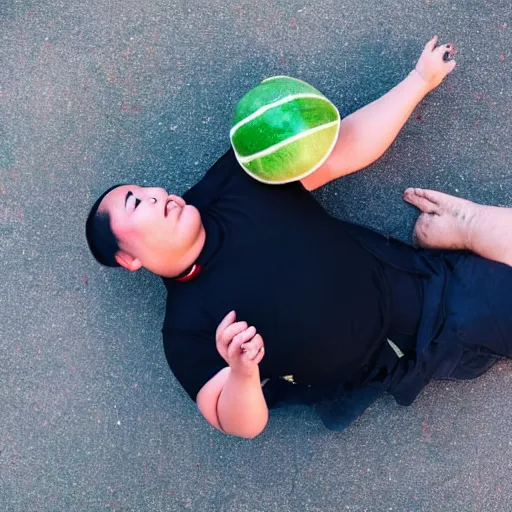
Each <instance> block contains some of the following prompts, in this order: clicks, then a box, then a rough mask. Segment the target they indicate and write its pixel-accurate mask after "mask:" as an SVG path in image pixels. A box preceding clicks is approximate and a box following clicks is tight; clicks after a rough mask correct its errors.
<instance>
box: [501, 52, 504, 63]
mask: <svg viewBox="0 0 512 512" xmlns="http://www.w3.org/2000/svg"><path fill="white" fill-rule="evenodd" d="M500 61H501V62H505V55H503V53H502V54H501V55H500Z"/></svg>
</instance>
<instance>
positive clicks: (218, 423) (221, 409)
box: [196, 367, 268, 439]
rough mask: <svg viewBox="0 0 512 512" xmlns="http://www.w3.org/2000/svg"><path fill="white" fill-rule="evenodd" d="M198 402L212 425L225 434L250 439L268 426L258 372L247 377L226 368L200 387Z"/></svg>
mask: <svg viewBox="0 0 512 512" xmlns="http://www.w3.org/2000/svg"><path fill="white" fill-rule="evenodd" d="M196 402H197V406H198V408H199V410H200V411H201V414H202V415H203V416H204V417H205V418H206V420H207V421H208V422H209V423H210V425H212V426H213V427H215V428H216V429H217V430H220V431H221V432H224V433H226V434H232V435H235V436H238V437H246V438H249V439H251V438H254V437H256V436H257V435H259V434H261V432H263V430H264V429H265V427H266V425H267V421H268V408H267V404H266V402H265V398H264V397H263V392H262V388H261V383H260V378H259V372H258V373H257V374H255V375H254V376H252V377H245V376H244V375H237V374H236V373H233V372H232V371H231V368H229V367H227V368H224V369H222V370H221V371H220V372H219V373H218V374H217V375H215V377H213V378H212V379H211V380H209V381H208V382H207V383H206V384H205V385H204V386H203V387H202V388H201V391H199V394H198V395H197V400H196Z"/></svg>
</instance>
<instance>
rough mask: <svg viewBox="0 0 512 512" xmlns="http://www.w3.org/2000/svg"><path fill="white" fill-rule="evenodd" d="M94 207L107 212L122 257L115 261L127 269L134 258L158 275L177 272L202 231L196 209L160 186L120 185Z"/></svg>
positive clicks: (184, 262)
mask: <svg viewBox="0 0 512 512" xmlns="http://www.w3.org/2000/svg"><path fill="white" fill-rule="evenodd" d="M98 211H99V212H106V213H108V214H109V216H110V224H111V227H112V231H113V232H114V234H115V236H116V237H117V239H118V241H119V247H120V251H119V253H118V256H119V257H121V259H122V258H125V259H122V260H121V261H119V259H118V262H119V263H120V264H121V265H122V266H125V267H126V268H130V269H131V270H136V268H131V267H130V262H131V261H135V262H136V263H135V266H137V265H138V263H139V262H140V265H141V266H144V267H146V268H147V269H149V270H151V271H152V272H155V273H157V274H159V275H176V274H179V273H180V272H182V271H183V270H185V269H184V268H181V267H182V266H183V265H185V266H186V265H187V264H189V263H188V259H189V258H190V251H191V250H194V249H193V248H194V247H195V246H196V245H197V242H198V237H199V236H200V235H201V234H202V232H203V228H202V223H201V217H200V215H199V212H198V210H197V209H196V208H195V207H194V206H191V205H187V204H186V203H185V201H184V200H183V199H182V198H181V197H178V196H175V195H169V194H168V193H167V191H166V190H165V189H163V188H153V187H139V186H137V185H122V186H120V187H117V188H115V189H114V190H112V191H111V192H110V193H109V194H107V196H105V198H104V199H103V201H102V202H101V204H100V207H99V209H98ZM127 262H128V264H127ZM140 265H139V266H140Z"/></svg>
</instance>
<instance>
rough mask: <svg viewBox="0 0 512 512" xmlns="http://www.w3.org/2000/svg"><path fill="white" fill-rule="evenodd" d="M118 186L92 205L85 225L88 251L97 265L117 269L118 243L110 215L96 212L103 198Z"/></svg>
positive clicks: (106, 192)
mask: <svg viewBox="0 0 512 512" xmlns="http://www.w3.org/2000/svg"><path fill="white" fill-rule="evenodd" d="M120 186H121V184H119V185H114V186H113V187H110V188H109V189H108V190H105V192H103V194H101V196H100V197H98V199H96V202H95V203H94V204H93V206H92V208H91V211H90V212H89V215H88V216H87V221H86V223H85V237H86V239H87V244H88V245H89V249H90V251H91V253H92V255H93V256H94V258H95V259H96V261H98V262H99V263H101V264H102V265H105V266H106V267H119V266H120V265H119V263H117V261H116V258H115V255H116V253H117V251H119V242H118V240H117V238H116V236H115V235H114V232H113V231H112V228H111V226H110V215H109V214H108V213H106V212H98V208H99V206H100V204H101V202H102V201H103V199H104V198H105V196H106V195H107V194H108V193H109V192H112V190H114V189H115V188H117V187H120Z"/></svg>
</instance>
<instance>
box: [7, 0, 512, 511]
mask: <svg viewBox="0 0 512 512" xmlns="http://www.w3.org/2000/svg"><path fill="white" fill-rule="evenodd" d="M433 34H438V35H439V36H440V38H441V39H442V40H443V41H452V42H454V43H455V45H456V48H457V54H456V58H457V62H458V66H457V68H456V70H455V71H454V72H453V73H452V75H450V77H449V78H448V79H447V80H446V82H445V83H444V84H443V85H442V86H441V87H440V88H439V89H438V90H436V91H434V92H433V93H432V94H430V95H429V96H428V97H427V98H426V99H425V100H424V101H423V102H422V103H421V105H420V106H419V107H418V108H417V110H416V111H415V112H414V114H413V115H412V116H411V119H410V120H409V122H408V124H407V125H406V127H405V128H404V130H403V131H402V133H401V134H400V136H399V137H398V139H397V141H396V142H395V143H394V144H393V146H392V148H391V149H390V150H389V151H388V152H387V153H386V155H385V156H384V157H383V158H382V159H381V160H379V161H378V162H377V163H376V164H374V165H373V166H371V167H370V168H368V169H366V170H364V171H362V172H361V173H358V174H355V175H353V176H349V177H346V178H344V179H342V180H339V181H338V182H336V183H332V184H330V185H328V186H326V187H324V188H323V189H322V190H320V191H318V192H317V195H318V197H319V199H320V200H321V201H322V202H323V203H324V204H325V205H326V207H327V208H328V209H329V211H331V212H332V213H333V214H334V215H337V216H339V217H341V218H344V219H349V220H351V221H354V222H358V223H362V224H367V225H370V226H372V227H374V228H377V229H378V230H380V231H382V232H384V233H386V234H388V235H392V236H395V237H398V238H400V239H402V240H406V241H409V240H410V232H411V228H412V226H413V222H414V219H415V215H416V213H415V211H414V209H413V208H412V207H411V206H409V205H406V204H404V203H403V201H402V199H401V194H402V191H403V189H404V188H406V187H408V186H411V185H413V186H422V187H431V188H436V189H439V190H442V191H445V192H448V193H452V194H457V195H461V196H464V197H468V198H470V199H473V200H477V201H481V202H486V203H490V204H497V205H508V206H512V173H511V171H512V169H511V167H510V162H511V161H512V137H511V123H510V120H511V117H512V74H511V71H512V7H511V5H510V1H509V0H454V1H450V2H449V1H447V0H380V1H376V0H375V1H373V2H361V1H356V0H338V1H335V0H320V1H319V2H315V3H313V2H307V1H305V0H283V1H277V0H275V1H272V0H261V1H259V2H249V1H240V2H232V1H229V0H228V1H221V0H211V1H209V2H206V1H203V2H199V1H197V0H189V1H188V2H186V1H185V0H175V1H172V0H137V1H134V0H101V1H100V0H89V1H87V2H83V1H80V0H66V1H64V0H10V1H7V0H4V1H3V2H2V3H1V4H0V285H1V290H2V293H1V295H0V307H1V309H0V311H1V314H0V354H1V359H2V363H1V365H0V403H1V404H2V405H1V408H0V509H1V510H2V511H5V512H36V511H52V512H53V511H56V512H57V511H58V512H71V511H73V512H74V511H87V512H96V511H111V512H114V511H117V512H128V511H130V512H132V511H134V512H145V511H148V512H161V511H162V512H164V511H165V512H167V511H170V512H175V511H176V512H182V511H188V510H190V511H192V512H245V511H247V512H278V511H279V512H341V511H345V510H347V511H358V512H363V511H368V512H380V511H399V512H406V511H426V512H430V511H450V512H468V511H474V512H477V511H485V512H490V511H499V512H506V511H509V510H510V509H511V505H510V504H511V503H512V467H511V465H512V462H511V461H512V407H511V405H510V401H511V396H512V364H510V363H508V362H503V363H500V364H498V365H497V366H496V367H495V368H493V370H492V371H490V372H489V373H488V374H486V375H485V376H483V377H481V378H480V379H477V380H476V381H471V382H457V383H455V382H437V383H435V384H432V385H429V386H428V388H427V389H426V390H425V392H424V393H423V394H422V395H421V396H420V397H419V399H418V400H417V401H416V402H415V403H414V404H413V406H411V407H408V408H405V407H400V406H398V405H396V404H395V403H394V401H393V400H392V399H391V398H390V397H384V398H382V399H380V400H379V401H378V402H377V403H376V404H375V405H374V406H372V407H371V408H370V410H368V411H367V412H366V413H365V414H364V416H363V417H362V418H361V419H360V420H358V421H357V422H356V423H355V424H354V425H353V426H352V427H351V428H350V429H348V430H347V431H345V432H341V433H333V432H330V431H328V430H326V429H325V428H324V427H323V425H322V424H321V422H320V420H319V419H318V418H317V417H316V415H315V413H314V411H312V410H311V409H309V408H307V407H302V406H301V407H299V406H294V407H289V408H285V409H280V410H278V411H276V412H275V413H273V414H272V416H271V419H270V423H269V425H268V427H267V429H266V430H265V432H264V433H263V434H262V435H261V436H259V437H258V438H256V439H255V440H251V441H247V440H240V439H235V438H230V437H227V436H223V435H221V434H220V433H218V432H217V431H215V430H214V429H213V428H211V427H209V426H208V425H207V424H206V422H205V421H204V420H203V419H202V418H201V417H200V416H199V414H198V413H197V411H196V409H195V407H194V405H193V404H192V403H191V402H190V401H189V400H188V398H187V397H186V395H185V393H184V392H183V391H182V390H181V389H180V387H179V386H178V384H177V383H176V381H175V380H174V377H173V376H172V374H171V372H170V371H169V369H168V367H167V363H166V361H165V358H164V354H163V349H162V344H161V337H160V328H161V322H162V318H163V313H164V299H165V295H164V288H163V285H162V284H161V282H160V280H159V279H158V278H156V277H154V276H151V275H149V274H148V273H146V272H145V271H141V272H139V273H136V274H133V275H132V274H129V273H127V272H123V271H120V270H119V271H115V270H105V269H103V268H100V267H99V266H98V265H97V264H96V263H95V262H94V261H93V259H92V258H91V256H90V255H89V253H88V250H87V246H86V243H85V239H84V220H85V216H86V215H87V212H88V209H89V207H90V205H91V203H92V201H93V200H94V199H95V198H96V196H97V195H98V194H99V193H100V192H102V191H103V190H104V189H105V188H107V187H109V186H110V185H113V184H115V183H120V182H134V181H135V182H138V183H140V184H142V185H159V186H165V187H167V188H168V189H169V190H172V191H175V192H176V193H178V194H180V193H183V192H184V191H185V190H186V189H187V188H188V187H190V186H191V185H193V184H194V183H195V182H196V181H197V180H198V179H200V177H201V176H202V175H203V173H204V172H205V171H206V170H207V169H208V167H209V166H210V165H211V164H212V163H213V162H214V161H215V160H216V159H217V158H218V157H219V156H221V155H222V153H223V152H224V151H225V150H226V149H227V148H228V145H229V138H228V131H229V125H230V118H231V115H232V111H233V107H234V105H235V103H236V101H237V100H238V99H239V98H240V97H241V96H242V95H243V94H244V93H245V92H246V91H247V90H248V89H249V88H251V87H252V86H254V85H256V84H257V83H259V81H260V80H261V79H263V78H265V77H268V76H271V75H277V74H287V75H291V76H295V77H298V78H301V79H303V80H306V81H307V82H309V83H311V84H313V85H314V86H316V87H317V88H318V89H320V90H321V91H322V92H323V93H324V94H325V95H327V96H328V97H329V98H330V99H332V101H333V102H335V103H336V104H337V105H338V107H339V109H340V112H341V113H342V115H347V114H349V113H350V112H352V111H354V110H355V109H357V108H358V107H360V106H363V105H364V104H366V103H368V102H370V101H372V100H373V99H376V98H377V97H379V96H380V95H381V94H383V93H384V92H386V91H387V90H388V89H389V88H391V87H392V86H393V85H395V84H396V83H398V82H399V81H400V80H401V79H402V78H403V77H405V76H406V74H407V73H408V72H409V71H410V70H411V69H412V68H413V66H414V64H415V61H416V59H417V57H418V56H419V54H420V52H421V49H422V47H423V46H424V44H425V42H426V41H427V40H428V39H429V38H430V37H431V36H432V35H433Z"/></svg>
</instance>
